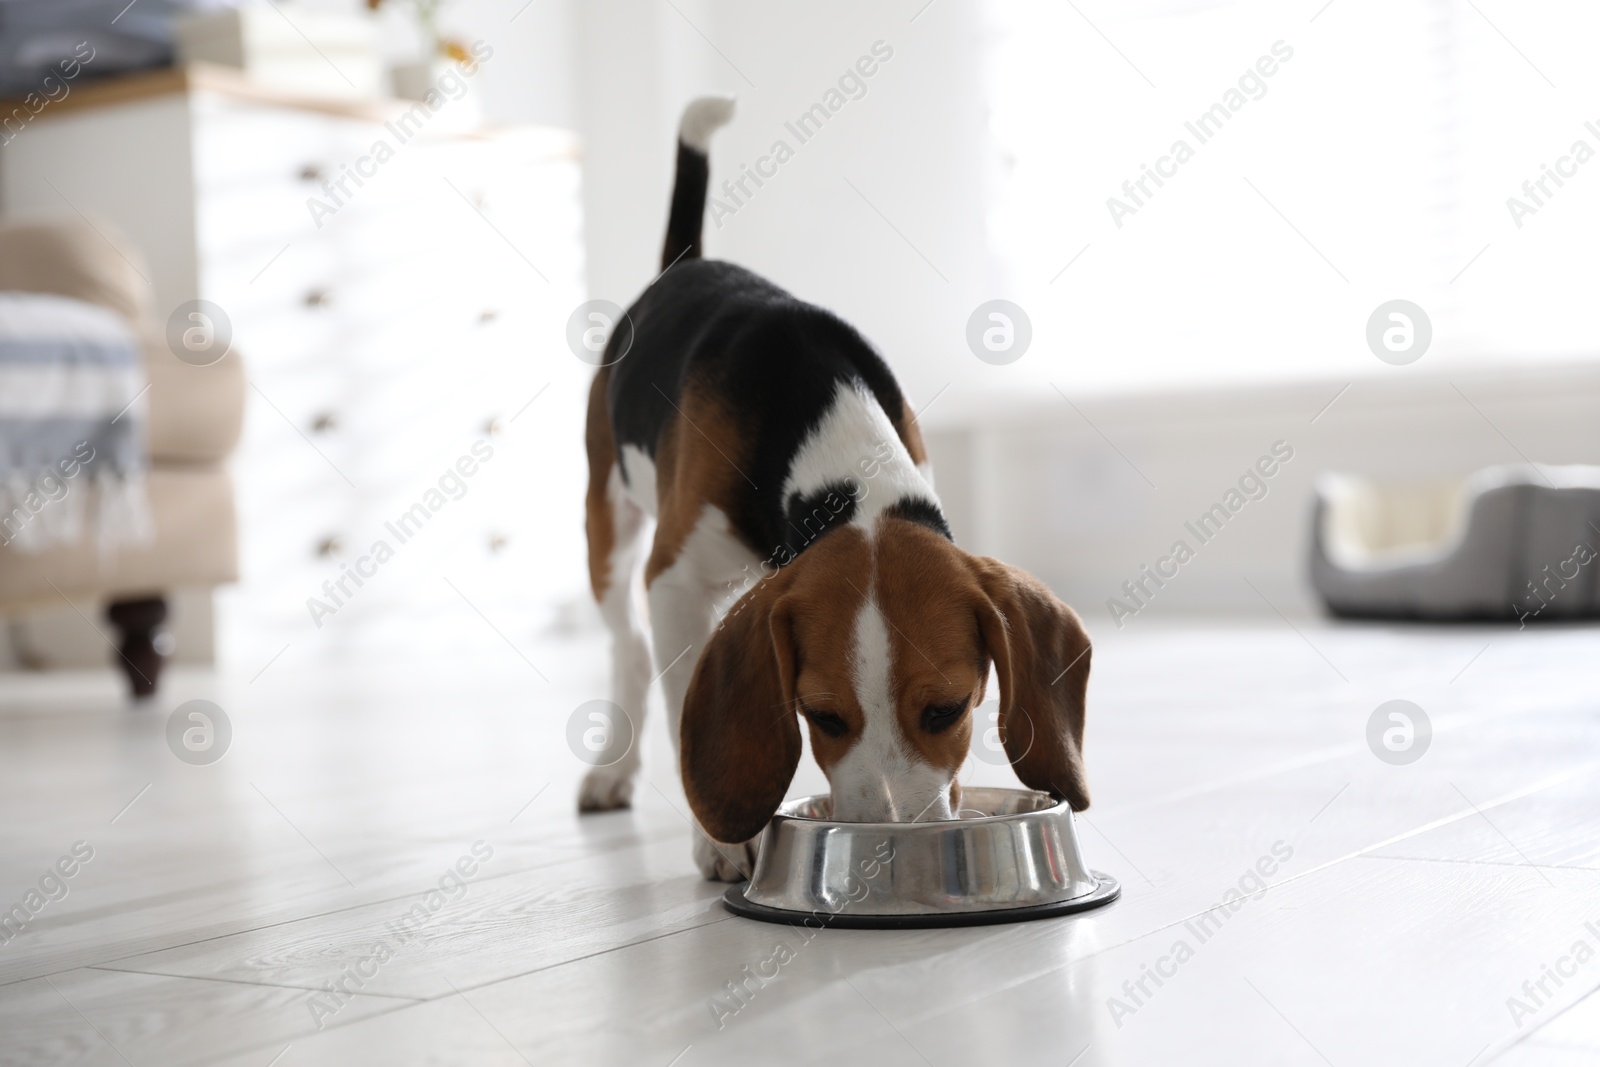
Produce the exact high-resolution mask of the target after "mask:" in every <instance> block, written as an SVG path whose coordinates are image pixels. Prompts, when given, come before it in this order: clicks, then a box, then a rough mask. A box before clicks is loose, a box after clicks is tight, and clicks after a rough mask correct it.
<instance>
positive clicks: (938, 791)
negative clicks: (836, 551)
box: [828, 593, 950, 822]
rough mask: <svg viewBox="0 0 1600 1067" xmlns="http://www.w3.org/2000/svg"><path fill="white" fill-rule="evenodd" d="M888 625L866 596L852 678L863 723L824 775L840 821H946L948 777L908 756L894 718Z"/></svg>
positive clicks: (858, 617) (857, 630) (857, 631)
mask: <svg viewBox="0 0 1600 1067" xmlns="http://www.w3.org/2000/svg"><path fill="white" fill-rule="evenodd" d="M891 660H892V656H891V652H890V646H889V624H888V620H886V619H885V618H884V616H883V612H882V611H881V610H880V609H879V608H878V605H877V603H876V601H874V600H873V598H872V595H871V594H870V593H869V594H868V596H867V599H866V600H865V601H863V602H862V605H861V610H860V611H859V612H858V613H857V615H856V623H855V640H854V650H853V662H852V664H851V666H852V674H853V676H854V682H855V694H856V703H857V704H858V705H860V707H861V714H862V717H863V719H864V723H863V726H862V730H861V735H860V736H859V737H857V738H856V740H855V744H853V745H851V746H850V750H849V751H848V752H846V753H845V755H844V758H843V759H841V760H839V762H837V763H835V764H834V765H833V767H832V768H831V769H830V771H829V773H828V781H829V785H830V787H831V790H832V794H833V817H834V818H835V819H838V820H839V821H841V822H913V821H917V822H920V821H924V820H930V819H948V818H950V777H949V775H948V774H946V773H945V772H944V771H942V770H940V769H938V768H937V767H934V766H932V765H930V764H927V763H924V762H922V761H921V760H920V759H917V758H916V757H915V755H914V754H913V752H912V750H911V747H910V746H909V745H908V744H907V742H906V739H905V737H904V736H903V733H902V729H901V726H900V721H899V718H898V717H897V716H896V714H895V696H894V684H893V680H892V679H893V667H894V665H893V663H892V662H891Z"/></svg>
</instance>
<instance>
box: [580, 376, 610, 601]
mask: <svg viewBox="0 0 1600 1067" xmlns="http://www.w3.org/2000/svg"><path fill="white" fill-rule="evenodd" d="M610 380H611V368H610V367H601V368H600V369H599V370H598V371H597V372H595V376H594V381H593V382H592V383H590V385H589V411H588V414H587V416H586V418H585V422H584V428H583V445H584V450H585V451H586V452H587V453H588V455H589V488H588V491H587V492H586V493H585V494H584V499H583V532H584V536H585V537H586V538H587V539H588V542H589V588H590V589H591V590H592V591H593V592H594V599H595V601H596V602H599V601H600V600H601V599H603V598H604V597H605V594H606V590H607V589H608V588H609V587H610V585H611V551H612V549H613V548H615V547H616V543H617V529H616V519H615V517H614V516H613V514H612V511H611V507H612V505H611V501H610V499H609V498H608V496H607V493H606V487H607V485H608V484H609V483H610V481H611V471H612V470H613V469H614V468H615V467H616V465H617V449H616V443H615V442H614V441H613V440H612V438H611V415H610V413H609V412H608V411H607V410H606V383H608V382H609V381H610Z"/></svg>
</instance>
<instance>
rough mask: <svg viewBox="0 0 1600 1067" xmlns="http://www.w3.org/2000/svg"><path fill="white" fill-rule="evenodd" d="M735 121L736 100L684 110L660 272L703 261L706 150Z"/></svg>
mask: <svg viewBox="0 0 1600 1067" xmlns="http://www.w3.org/2000/svg"><path fill="white" fill-rule="evenodd" d="M731 118H733V98H732V97H729V96H702V97H700V98H699V99H697V100H692V101H690V103H689V106H688V107H686V108H684V109H683V121H682V122H680V123H679V124H678V175H677V178H676V179H674V181H673V186H672V211H671V213H670V214H669V215H668V216H667V240H666V243H665V244H664V245H663V246H662V248H661V269H662V270H666V269H667V268H668V267H670V266H672V264H674V263H676V262H678V260H680V259H698V258H700V224H701V220H702V219H704V217H705V213H706V184H707V183H708V182H709V181H710V179H711V166H710V163H709V161H708V160H707V159H706V150H707V148H708V147H709V146H710V144H711V134H712V132H713V131H715V130H716V129H717V128H718V127H721V126H726V125H727V124H728V120H729V119H731Z"/></svg>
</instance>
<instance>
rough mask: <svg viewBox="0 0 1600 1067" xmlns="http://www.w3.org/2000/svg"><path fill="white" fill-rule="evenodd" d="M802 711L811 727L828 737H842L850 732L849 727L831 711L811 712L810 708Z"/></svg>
mask: <svg viewBox="0 0 1600 1067" xmlns="http://www.w3.org/2000/svg"><path fill="white" fill-rule="evenodd" d="M804 711H805V714H806V718H808V719H810V720H811V722H812V725H814V726H816V728H817V729H819V730H821V731H822V732H823V733H825V734H827V735H828V736H829V737H843V736H844V735H845V734H847V733H849V732H850V727H849V726H847V725H845V721H844V720H843V719H841V718H839V716H837V715H835V714H834V713H833V712H831V711H813V710H812V709H810V708H806V709H804Z"/></svg>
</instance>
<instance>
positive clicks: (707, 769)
mask: <svg viewBox="0 0 1600 1067" xmlns="http://www.w3.org/2000/svg"><path fill="white" fill-rule="evenodd" d="M787 579H788V573H787V572H780V573H779V574H778V575H776V576H774V577H773V578H772V579H770V580H767V581H764V582H763V583H762V584H761V585H760V586H758V587H756V588H755V589H754V590H752V591H751V592H749V593H747V594H746V595H745V596H744V597H743V598H741V599H740V600H739V602H738V603H736V604H735V605H734V606H733V607H732V608H731V609H730V610H729V612H728V615H727V617H726V618H725V619H723V621H722V624H721V625H720V626H719V627H717V630H716V632H715V633H713V634H712V635H711V640H710V642H709V643H708V644H707V645H706V649H705V652H704V653H702V654H701V656H700V661H699V663H698V664H696V665H695V669H694V677H693V679H692V680H691V681H690V682H689V693H688V696H687V697H685V698H684V702H683V719H682V722H681V723H680V724H679V746H678V752H679V763H680V767H681V770H682V773H683V790H684V793H685V794H686V795H687V796H688V798H689V807H690V808H692V809H693V810H694V814H695V818H697V819H699V820H700V825H701V826H702V827H703V828H704V829H705V831H706V833H707V834H709V835H710V836H711V837H712V838H713V839H715V840H717V841H724V842H728V843H737V842H740V841H746V840H749V839H750V838H752V837H754V836H756V835H757V834H759V833H760V832H761V830H762V828H763V827H765V826H766V825H767V820H769V819H771V818H772V813H773V812H774V811H776V810H777V809H778V805H779V804H780V803H782V802H783V795H784V793H785V792H787V791H788V788H789V782H790V780H791V779H793V778H794V770H795V767H797V766H798V765H799V763H800V723H799V720H798V719H797V718H796V715H795V708H794V686H795V655H794V639H793V635H792V629H791V624H790V612H789V609H788V605H786V604H785V603H784V600H783V593H784V590H785V589H786V588H787V587H788V584H789V583H788V580H787Z"/></svg>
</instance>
